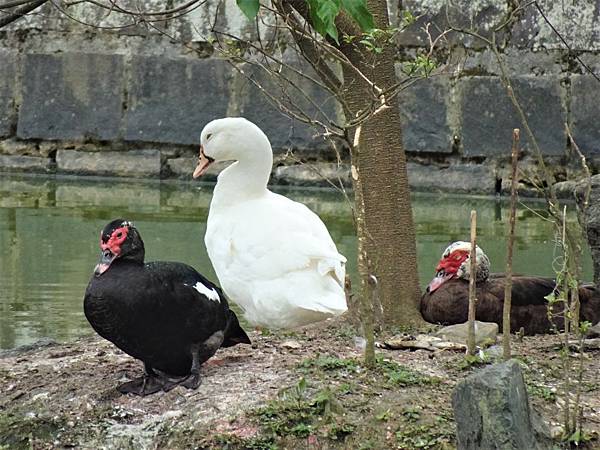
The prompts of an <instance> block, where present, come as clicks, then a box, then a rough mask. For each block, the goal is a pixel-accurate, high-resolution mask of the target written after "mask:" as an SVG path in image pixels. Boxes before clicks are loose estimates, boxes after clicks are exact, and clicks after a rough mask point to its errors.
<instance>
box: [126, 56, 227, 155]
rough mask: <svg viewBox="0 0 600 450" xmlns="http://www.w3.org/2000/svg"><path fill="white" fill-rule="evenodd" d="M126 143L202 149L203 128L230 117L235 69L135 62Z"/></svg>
mask: <svg viewBox="0 0 600 450" xmlns="http://www.w3.org/2000/svg"><path fill="white" fill-rule="evenodd" d="M132 71H133V73H132V76H131V80H130V82H129V86H128V92H129V104H128V108H127V111H126V113H125V121H126V125H125V139H126V140H129V141H145V142H164V143H172V144H199V142H200V132H201V131H202V128H203V127H204V125H206V124H207V123H208V122H209V121H211V120H213V119H217V118H220V117H223V116H225V115H226V113H227V107H228V103H229V95H230V94H229V80H230V77H231V67H230V66H229V65H228V63H227V62H225V61H222V60H214V59H212V60H195V59H189V58H176V59H167V58H161V57H157V56H149V57H143V56H140V57H135V58H133V61H132Z"/></svg>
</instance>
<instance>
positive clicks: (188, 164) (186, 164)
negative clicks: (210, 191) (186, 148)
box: [167, 156, 231, 181]
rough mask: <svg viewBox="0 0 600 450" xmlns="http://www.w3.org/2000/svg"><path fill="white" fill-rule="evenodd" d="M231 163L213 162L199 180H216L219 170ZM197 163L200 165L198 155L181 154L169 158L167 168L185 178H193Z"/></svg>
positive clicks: (177, 175) (178, 176)
mask: <svg viewBox="0 0 600 450" xmlns="http://www.w3.org/2000/svg"><path fill="white" fill-rule="evenodd" d="M230 164H231V162H215V163H213V164H211V165H210V167H209V168H208V170H207V171H206V173H205V174H204V175H202V177H201V178H199V180H200V181H216V180H217V175H219V172H221V171H222V170H223V169H225V168H226V167H227V166H229V165H230ZM196 165H198V157H197V156H180V157H178V158H170V159H168V160H167V168H168V169H169V171H170V173H171V174H173V175H175V176H176V177H177V178H181V179H183V180H186V179H187V180H191V179H192V173H194V169H195V168H196Z"/></svg>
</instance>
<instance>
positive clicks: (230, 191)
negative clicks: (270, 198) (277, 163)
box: [213, 144, 273, 206]
mask: <svg viewBox="0 0 600 450" xmlns="http://www.w3.org/2000/svg"><path fill="white" fill-rule="evenodd" d="M267 145H268V148H265V149H263V150H264V151H257V152H249V153H248V157H247V158H244V157H242V158H240V159H239V160H238V161H236V162H234V163H233V164H231V165H230V166H229V167H227V168H226V169H225V170H223V171H222V172H221V173H220V174H219V178H218V181H217V185H216V186H215V190H214V192H213V205H214V206H227V205H232V204H235V203H238V202H240V201H244V200H248V199H251V198H256V197H260V196H262V195H264V194H265V193H266V192H267V183H268V181H269V177H270V176H271V169H272V167H273V152H272V150H271V146H270V145H269V144H267Z"/></svg>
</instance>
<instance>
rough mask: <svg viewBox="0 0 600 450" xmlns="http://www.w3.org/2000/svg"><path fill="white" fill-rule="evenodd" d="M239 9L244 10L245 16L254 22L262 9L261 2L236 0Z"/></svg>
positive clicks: (256, 0) (257, 0)
mask: <svg viewBox="0 0 600 450" xmlns="http://www.w3.org/2000/svg"><path fill="white" fill-rule="evenodd" d="M235 1H236V3H237V5H238V7H239V8H240V9H241V10H242V12H243V13H244V14H245V16H246V17H247V18H248V19H250V20H252V19H254V18H255V17H256V15H257V14H258V9H259V8H260V2H259V0H235Z"/></svg>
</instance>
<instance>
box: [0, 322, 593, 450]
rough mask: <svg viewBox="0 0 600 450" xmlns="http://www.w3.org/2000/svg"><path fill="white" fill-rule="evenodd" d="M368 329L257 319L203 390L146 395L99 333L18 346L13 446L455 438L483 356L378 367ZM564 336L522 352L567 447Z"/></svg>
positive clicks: (3, 364) (6, 389)
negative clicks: (267, 326)
mask: <svg viewBox="0 0 600 450" xmlns="http://www.w3.org/2000/svg"><path fill="white" fill-rule="evenodd" d="M355 335H356V333H355V331H354V329H353V327H352V326H350V325H349V324H347V323H345V322H343V321H336V322H326V323H324V324H320V325H318V326H314V327H308V328H304V329H301V330H298V331H296V332H286V333H277V334H271V333H261V334H259V333H257V332H253V333H251V338H252V340H253V342H254V344H253V345H252V347H250V346H237V347H234V348H230V349H223V350H221V351H219V353H218V354H217V356H216V357H215V358H214V359H213V360H211V361H209V362H208V363H207V364H205V365H204V366H203V368H202V375H203V383H202V385H201V386H200V387H199V388H198V389H197V390H196V391H189V390H186V389H185V388H182V387H178V388H175V389H174V390H172V391H170V392H168V393H162V392H161V393H158V394H155V395H152V396H148V397H145V398H140V397H135V396H123V395H120V394H119V393H118V392H117V391H116V390H115V387H116V386H117V385H118V384H119V383H121V382H123V381H127V379H131V378H134V377H137V376H140V375H141V372H142V366H141V364H140V363H139V362H137V361H135V360H133V359H132V358H130V357H129V356H127V355H125V354H123V353H122V352H120V351H118V350H117V349H116V348H115V347H114V346H112V345H111V344H110V343H108V342H106V341H104V340H102V339H100V338H97V337H91V338H85V339H82V340H79V341H76V342H72V343H67V344H57V343H52V342H47V341H46V342H40V343H39V344H38V345H35V346H32V347H30V348H21V349H18V350H16V351H14V350H13V351H8V352H7V351H5V352H3V353H0V448H2V449H3V448H10V449H12V448H34V449H46V448H67V447H76V448H94V449H97V448H107V449H112V448H119V449H121V448H132V449H133V448H135V449H140V448H165V449H167V448H168V449H175V448H207V449H209V448H227V449H233V448H236V449H238V448H239V449H242V448H249V449H274V448H289V449H301V448H306V449H342V448H344V449H345V448H347V449H390V448H398V449H417V448H418V449H428V448H432V449H434V448H438V449H450V448H455V446H456V442H455V438H454V435H455V426H454V422H453V415H452V408H451V402H450V396H451V392H452V389H453V388H454V386H455V385H456V383H457V382H458V381H460V380H461V379H463V378H464V377H466V376H467V375H468V374H469V373H471V372H472V371H474V370H477V368H478V365H479V361H474V360H466V359H465V357H464V355H463V354H462V353H461V352H457V351H452V350H446V351H437V352H431V351H426V350H417V351H407V350H385V349H378V357H377V366H376V368H375V369H374V370H372V371H368V370H366V369H365V368H364V367H363V366H362V365H361V352H360V350H359V349H357V347H356V339H355ZM380 339H381V340H383V337H381V338H380ZM558 342H559V338H558V337H557V336H537V337H525V338H523V339H522V341H517V340H515V342H514V353H515V355H516V357H517V358H518V360H519V361H520V362H521V363H522V367H523V369H524V373H525V379H526V382H527V385H528V391H529V394H530V399H531V402H532V404H533V405H534V407H535V408H536V409H537V410H538V411H539V412H540V413H541V415H542V417H543V418H544V420H545V421H546V422H547V423H548V425H549V426H550V428H551V429H552V430H553V433H554V434H555V435H556V437H557V446H560V447H563V448H567V445H566V444H564V443H560V441H559V440H558V436H559V434H560V423H561V420H562V406H564V396H563V395H562V394H561V392H562V391H561V388H560V379H561V378H562V375H561V374H562V371H561V361H562V360H561V356H560V354H559V351H558V350H557V344H558ZM599 351H600V350H599V349H598V348H595V349H594V348H590V350H589V351H588V352H586V354H585V360H584V361H585V366H586V371H585V374H584V376H583V380H582V388H583V389H582V390H583V394H582V404H583V421H584V425H585V428H584V431H585V436H584V438H585V439H584V440H585V441H586V442H585V443H584V444H583V446H580V448H581V447H583V448H600V441H599V440H598V436H599V433H600V385H599V384H598V382H597V374H598V372H599V370H600V358H598V353H599ZM491 353H493V350H492V351H491V352H490V354H491ZM489 359H491V357H489V358H488V360H489ZM573 361H575V360H574V359H573Z"/></svg>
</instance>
